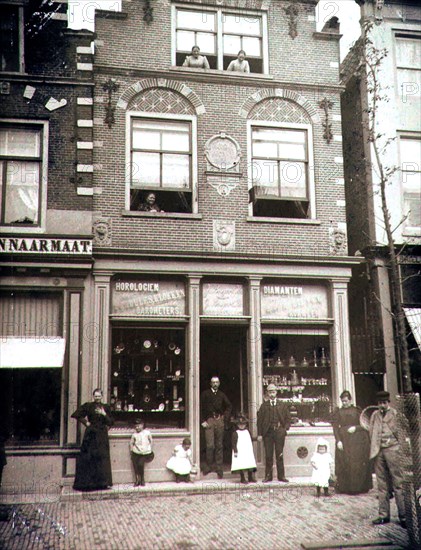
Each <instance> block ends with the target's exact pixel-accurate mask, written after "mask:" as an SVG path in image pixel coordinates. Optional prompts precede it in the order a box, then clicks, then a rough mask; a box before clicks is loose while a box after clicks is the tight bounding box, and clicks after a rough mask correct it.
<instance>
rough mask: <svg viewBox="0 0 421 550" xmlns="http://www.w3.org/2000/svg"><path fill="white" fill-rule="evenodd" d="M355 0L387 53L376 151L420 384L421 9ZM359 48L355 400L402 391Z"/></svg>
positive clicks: (347, 108) (353, 114) (350, 90)
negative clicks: (386, 176)
mask: <svg viewBox="0 0 421 550" xmlns="http://www.w3.org/2000/svg"><path fill="white" fill-rule="evenodd" d="M357 3H358V4H360V5H361V14H362V21H363V22H364V23H367V22H371V23H372V24H373V26H372V29H371V31H370V39H371V40H372V42H373V44H374V46H375V47H376V48H377V49H378V50H379V51H382V50H383V49H384V50H385V51H386V54H387V55H386V56H385V58H384V59H383V61H382V62H381V65H380V71H379V78H380V79H381V84H382V92H381V96H382V97H383V99H382V100H381V101H379V102H378V109H377V121H376V132H377V134H378V136H379V137H378V139H377V142H378V146H379V149H380V151H383V147H384V145H385V142H386V140H390V143H389V144H388V145H387V147H386V148H385V150H384V152H383V153H382V156H381V158H382V162H383V165H384V166H385V167H389V168H394V169H396V170H395V172H394V173H393V174H392V176H391V178H390V180H389V181H388V183H387V186H386V201H387V206H388V209H389V212H390V221H391V225H392V227H393V238H394V242H395V248H396V253H397V257H398V262H399V277H400V285H401V288H400V289H399V292H400V294H401V300H402V303H403V306H404V311H405V316H406V329H407V341H408V349H409V361H410V369H411V378H412V385H413V390H414V391H416V392H419V390H420V387H421V386H420V383H421V352H420V336H419V335H420V305H421V294H420V288H421V277H420V262H421V257H420V244H421V228H420V216H419V213H420V206H421V187H420V168H419V167H420V152H421V149H420V143H421V141H420V139H421V133H420V132H421V126H420V120H421V112H420V107H421V102H420V89H421V86H420V75H421V71H420V69H419V57H420V51H421V50H420V48H421V41H420V36H421V34H420V32H421V23H420V21H421V9H420V7H419V5H418V3H417V2H412V1H410V0H408V1H406V2H394V1H393V0H391V1H389V2H385V3H384V5H383V3H380V2H371V1H366V2H357ZM360 40H361V39H360ZM360 51H361V50H360V46H359V44H358V43H357V45H356V46H355V47H354V48H352V49H351V50H350V52H349V54H348V56H347V57H346V58H345V60H344V62H343V63H342V66H341V73H342V81H343V83H344V84H345V86H346V90H345V92H344V94H343V97H342V124H343V136H344V161H345V162H344V172H345V182H346V183H345V185H346V196H347V220H348V243H349V252H350V254H352V255H353V254H355V253H357V254H358V255H361V256H364V257H365V259H366V262H365V264H361V265H360V266H358V267H355V268H354V271H353V278H352V280H351V285H350V299H351V302H350V303H352V304H353V308H352V311H351V316H350V323H351V342H352V356H353V368H354V375H355V379H356V384H357V394H358V396H359V399H360V403H361V405H369V404H370V403H372V402H373V400H374V398H375V392H376V391H378V390H379V389H382V388H383V387H385V388H386V389H387V390H388V391H390V393H391V395H392V396H393V398H394V396H395V395H396V394H398V393H399V392H401V391H402V372H401V365H400V364H399V357H398V354H397V352H396V349H395V345H396V340H395V334H396V332H395V331H396V327H395V326H394V322H393V318H392V315H391V313H390V312H391V311H392V310H393V306H392V302H393V299H392V290H391V283H390V279H389V256H388V250H387V237H386V233H385V229H384V225H385V224H384V222H383V219H384V218H383V213H382V210H381V203H380V194H379V170H378V167H377V164H376V159H375V154H374V151H373V148H372V146H371V144H370V142H369V137H368V126H367V120H368V119H367V109H369V108H370V107H371V106H372V100H371V96H370V94H369V93H368V92H367V89H366V87H365V84H364V79H362V78H361V75H359V72H358V66H359V63H360V57H359V56H360V53H359V52H360Z"/></svg>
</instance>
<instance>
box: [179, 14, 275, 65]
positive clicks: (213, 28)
mask: <svg viewBox="0 0 421 550" xmlns="http://www.w3.org/2000/svg"><path fill="white" fill-rule="evenodd" d="M173 26H174V33H173V36H174V37H175V44H174V47H173V64H174V65H177V66H179V67H180V66H182V65H183V63H184V61H185V59H186V57H187V56H188V55H190V54H191V50H192V48H193V46H198V47H199V48H200V54H201V55H203V56H206V58H207V60H208V62H209V66H210V68H211V69H218V70H227V68H228V65H229V64H230V63H231V61H234V60H235V59H237V55H238V52H239V51H240V50H244V51H245V53H246V56H247V61H248V63H249V65H250V72H251V73H267V72H268V67H267V65H268V63H267V57H268V56H267V38H266V36H267V33H266V14H265V13H262V12H250V13H248V12H245V11H244V10H242V11H241V12H236V11H235V10H224V9H222V8H216V9H213V8H209V9H208V8H205V7H204V6H201V7H200V11H199V10H196V9H193V8H191V7H190V6H189V8H188V9H186V8H182V7H177V6H175V7H174V15H173Z"/></svg>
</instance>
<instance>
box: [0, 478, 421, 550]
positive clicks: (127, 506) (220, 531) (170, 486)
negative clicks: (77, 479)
mask: <svg viewBox="0 0 421 550" xmlns="http://www.w3.org/2000/svg"><path fill="white" fill-rule="evenodd" d="M1 515H3V518H1V517H0V520H1V519H3V521H0V549H1V550H38V549H42V550H62V549H63V550H94V549H95V550H161V549H162V550H167V549H168V550H170V549H171V550H172V549H174V550H195V549H205V550H208V549H209V550H211V549H212V550H240V549H241V550H248V549H250V550H271V549H274V550H288V549H308V550H310V549H316V548H317V549H322V548H324V549H326V548H351V547H352V548H353V549H354V550H355V549H357V548H359V549H366V550H375V549H384V550H397V549H403V548H414V547H413V546H412V547H411V545H410V543H409V542H408V535H407V532H406V530H405V529H403V528H401V527H400V526H399V524H398V518H397V513H396V507H395V505H394V503H392V518H391V523H389V524H386V525H381V526H376V527H375V526H372V525H371V520H372V519H373V518H375V517H377V498H376V491H375V490H372V491H370V492H369V493H367V494H364V495H356V496H350V495H341V494H335V493H334V491H333V490H332V489H331V496H330V497H320V498H316V496H315V489H314V487H311V486H310V485H309V482H308V479H300V478H296V479H291V480H290V483H288V484H284V483H279V482H272V483H269V484H263V483H261V482H259V483H256V484H248V485H241V484H239V483H238V482H237V480H232V479H222V480H218V479H216V478H214V479H213V478H212V477H210V476H207V477H205V478H203V479H201V480H198V481H195V482H194V483H189V484H188V483H179V484H176V483H149V484H147V485H146V487H133V486H132V485H123V484H121V485H114V486H113V488H112V489H111V490H107V491H95V492H89V493H80V492H75V491H73V490H72V489H71V488H70V487H63V488H60V491H55V490H51V487H50V488H49V489H48V488H46V487H44V488H40V490H39V491H31V492H25V491H22V490H18V489H17V487H15V488H12V487H5V488H2V489H0V516H1Z"/></svg>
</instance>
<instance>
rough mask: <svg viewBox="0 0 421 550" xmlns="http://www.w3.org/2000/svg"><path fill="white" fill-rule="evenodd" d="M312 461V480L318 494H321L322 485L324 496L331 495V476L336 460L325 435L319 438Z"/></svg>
mask: <svg viewBox="0 0 421 550" xmlns="http://www.w3.org/2000/svg"><path fill="white" fill-rule="evenodd" d="M310 462H311V466H312V468H313V473H312V476H311V481H312V482H313V483H314V485H315V486H316V490H317V496H318V497H319V496H320V492H321V488H322V487H323V494H324V496H326V497H327V496H329V478H330V477H331V476H332V474H333V464H334V460H333V457H332V455H331V454H330V452H329V443H328V441H326V439H324V438H323V437H319V439H318V440H317V443H316V450H315V452H314V453H313V456H312V457H311V461H310Z"/></svg>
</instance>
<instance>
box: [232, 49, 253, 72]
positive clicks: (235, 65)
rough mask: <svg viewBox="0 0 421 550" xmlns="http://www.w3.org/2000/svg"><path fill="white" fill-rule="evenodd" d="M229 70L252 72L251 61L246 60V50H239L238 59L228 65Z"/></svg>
mask: <svg viewBox="0 0 421 550" xmlns="http://www.w3.org/2000/svg"><path fill="white" fill-rule="evenodd" d="M227 71H236V72H237V73H249V72H250V65H249V62H248V61H247V60H246V52H245V51H244V50H240V51H239V52H238V55H237V59H234V61H231V63H230V64H229V65H228V68H227Z"/></svg>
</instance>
